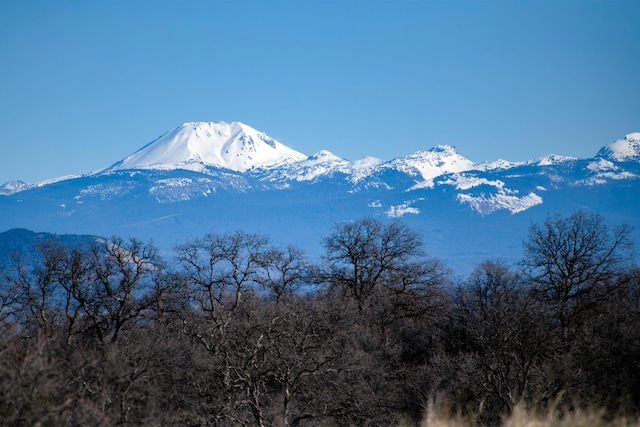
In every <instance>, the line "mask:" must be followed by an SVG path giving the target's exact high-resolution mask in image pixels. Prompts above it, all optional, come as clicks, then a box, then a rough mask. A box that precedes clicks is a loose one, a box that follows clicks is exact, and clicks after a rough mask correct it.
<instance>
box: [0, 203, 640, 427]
mask: <svg viewBox="0 0 640 427" xmlns="http://www.w3.org/2000/svg"><path fill="white" fill-rule="evenodd" d="M424 243H425V242H423V241H422V238H421V236H420V235H419V234H417V233H416V232H414V231H413V230H411V229H410V228H408V227H407V226H406V225H404V224H403V223H402V222H398V221H396V222H383V221H380V220H377V219H372V218H364V219H361V220H358V221H355V222H349V223H340V224H337V225H335V226H334V228H333V229H332V230H331V231H330V232H329V233H328V235H327V236H326V237H325V239H324V248H325V255H324V256H323V257H322V259H320V260H317V261H312V260H310V259H309V258H307V257H306V256H305V254H304V252H303V251H301V250H300V249H297V248H295V247H276V246H274V245H272V244H271V243H270V242H269V239H268V238H267V237H266V236H261V235H254V234H247V233H244V232H235V233H211V234H207V235H205V236H202V237H201V238H198V239H194V240H190V241H186V242H183V243H182V244H180V245H179V246H177V247H176V248H175V252H174V254H173V255H172V256H171V259H162V258H161V257H160V255H159V252H158V250H157V249H156V248H155V247H154V246H153V245H152V244H149V243H144V242H140V241H137V240H124V239H121V238H118V237H113V238H111V239H110V240H109V241H98V242H93V243H82V244H76V245H69V244H63V243H61V242H59V241H55V240H51V241H45V242H41V243H40V244H39V245H38V260H37V263H35V265H32V264H30V263H27V262H25V260H24V259H22V258H21V257H20V255H19V254H15V256H13V259H12V260H11V262H9V263H7V265H5V266H3V270H2V275H1V276H0V423H2V425H11V426H23V425H24V426H26V425H29V426H32V425H40V426H63V425H64V426H67V425H69V426H73V425H76V426H83V425H95V426H116V425H150V426H213V425H216V426H235V425H246V426H270V425H275V426H334V425H335V426H365V425H366V426H389V425H430V424H429V422H428V419H427V418H428V417H427V415H429V414H430V415H429V416H431V415H433V411H437V412H438V413H442V414H451V415H452V416H455V417H459V418H463V419H465V420H468V421H469V425H496V424H500V422H501V421H502V420H504V417H507V416H509V414H512V413H513V412H514V411H520V410H526V411H532V412H538V411H539V412H540V413H544V412H545V411H548V410H550V409H553V411H555V412H557V413H561V414H571V413H575V412H576V411H585V410H597V411H600V412H599V413H600V414H601V415H602V418H603V419H613V418H615V417H623V416H627V417H633V418H635V417H637V416H638V414H640V272H639V271H640V270H638V268H637V266H636V265H635V264H634V258H633V256H634V255H633V254H634V252H633V248H632V245H631V241H630V230H629V228H628V227H626V226H624V225H621V226H612V225H609V224H607V223H606V222H605V220H604V218H602V217H601V216H599V215H597V214H592V213H586V212H576V213H574V214H573V215H570V216H566V217H563V216H549V217H548V218H547V219H546V220H545V221H544V222H542V223H539V224H532V225H531V227H530V229H529V234H528V235H527V236H523V248H524V251H523V258H522V260H521V262H520V263H519V264H518V265H506V264H505V263H503V262H501V261H499V260H478V264H477V267H476V268H475V270H474V271H473V272H472V273H471V274H470V275H469V277H467V278H463V279H459V278H457V277H456V276H455V274H454V273H453V272H451V271H449V270H448V269H447V268H446V266H444V265H442V263H440V262H439V261H438V260H437V259H433V258H430V257H429V256H428V255H427V252H426V250H427V249H428V242H426V243H427V245H425V244H424ZM425 246H426V247H425ZM434 408H435V409H434Z"/></svg>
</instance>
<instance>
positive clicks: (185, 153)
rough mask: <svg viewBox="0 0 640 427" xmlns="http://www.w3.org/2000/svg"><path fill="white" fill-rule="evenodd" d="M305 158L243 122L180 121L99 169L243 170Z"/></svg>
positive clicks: (107, 170) (106, 170)
mask: <svg viewBox="0 0 640 427" xmlns="http://www.w3.org/2000/svg"><path fill="white" fill-rule="evenodd" d="M304 159H306V156H305V155H304V154H302V153H299V152H297V151H295V150H293V149H291V148H289V147H287V146H285V145H283V144H281V143H279V142H278V141H276V140H275V139H273V138H271V137H269V136H267V135H266V134H264V133H263V132H258V131H257V130H255V129H253V128H252V127H250V126H247V125H245V124H244V123H239V122H232V123H225V122H220V123H208V122H190V123H184V124H183V125H182V126H178V127H177V128H175V129H172V130H170V131H169V132H167V133H166V134H164V135H162V136H161V137H159V138H158V139H156V140H155V141H153V142H151V143H149V144H147V145H146V146H144V147H142V148H141V149H140V150H138V151H136V152H135V153H133V154H132V155H130V156H129V157H127V158H125V159H123V160H121V161H119V162H117V163H115V164H114V165H112V166H111V167H109V168H107V169H105V170H103V171H102V172H109V171H116V170H124V169H160V170H173V169H187V170H194V171H203V170H205V169H206V168H207V167H221V168H226V169H230V170H233V171H238V172H244V171H246V170H247V169H251V168H256V167H266V166H277V165H282V164H285V163H291V162H295V161H299V160H304Z"/></svg>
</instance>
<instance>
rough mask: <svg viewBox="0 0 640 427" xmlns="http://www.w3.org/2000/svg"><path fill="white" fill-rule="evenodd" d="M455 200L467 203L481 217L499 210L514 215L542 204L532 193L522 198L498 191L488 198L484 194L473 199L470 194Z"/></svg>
mask: <svg viewBox="0 0 640 427" xmlns="http://www.w3.org/2000/svg"><path fill="white" fill-rule="evenodd" d="M457 199H458V201H459V202H460V203H467V204H468V205H469V206H471V208H472V209H474V210H476V211H477V212H478V213H480V214H481V215H488V214H490V213H493V212H495V211H497V210H499V209H507V210H508V211H510V212H511V213H512V214H515V213H518V212H522V211H525V210H527V209H529V208H531V207H533V206H536V205H539V204H541V203H542V197H540V196H538V195H537V194H536V193H533V192H531V193H529V194H527V195H526V196H524V197H517V196H511V195H509V194H508V193H507V192H505V191H500V192H498V194H492V195H490V196H489V197H487V196H485V195H484V194H482V195H481V196H479V197H474V196H472V195H470V194H458V196H457Z"/></svg>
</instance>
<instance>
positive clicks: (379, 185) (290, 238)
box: [0, 122, 640, 271]
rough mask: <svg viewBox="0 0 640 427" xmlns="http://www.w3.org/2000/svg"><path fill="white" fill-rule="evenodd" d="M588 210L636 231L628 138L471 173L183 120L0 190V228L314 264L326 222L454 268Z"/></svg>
mask: <svg viewBox="0 0 640 427" xmlns="http://www.w3.org/2000/svg"><path fill="white" fill-rule="evenodd" d="M578 209H587V210H591V211H596V212H598V213H601V214H603V215H604V216H605V217H606V218H607V219H608V220H610V221H611V222H612V223H621V222H628V223H630V224H631V225H633V226H635V227H636V237H637V241H638V243H639V244H640V214H638V212H640V133H632V134H629V135H627V136H626V137H625V138H624V139H622V140H618V141H615V142H613V143H611V144H609V145H607V146H605V147H603V148H602V149H601V150H600V151H599V152H598V153H597V154H596V156H594V157H593V158H590V159H579V158H575V157H568V156H563V155H549V156H545V157H542V158H538V159H533V160H530V161H526V162H519V163H513V162H508V161H505V160H497V161H494V162H485V163H475V162H473V161H472V160H469V159H467V158H465V157H464V156H462V155H461V154H460V153H458V152H457V151H456V149H455V148H454V147H451V146H443V145H438V146H435V147H434V148H431V149H428V150H424V151H418V152H416V153H413V154H410V155H408V156H405V157H397V158H395V159H392V160H389V161H382V160H380V159H375V158H371V157H365V158H362V159H360V160H356V161H349V160H346V159H342V158H340V157H338V156H336V155H334V154H332V153H330V152H328V151H324V150H323V151H319V152H318V153H316V154H314V155H311V156H307V155H304V154H302V153H299V152H297V151H295V150H293V149H291V148H289V147H286V146H285V145H283V144H281V143H279V142H278V141H276V140H274V139H273V138H270V137H269V136H267V135H266V134H264V133H263V132H259V131H257V130H255V129H253V128H251V127H250V126H247V125H245V124H242V123H238V122H234V123H224V122H221V123H185V124H184V125H182V126H179V127H177V128H175V129H173V130H171V131H169V132H167V133H166V134H165V135H163V136H161V137H160V138H158V139H156V140H155V141H153V142H151V143H149V144H147V145H146V146H144V147H142V148H141V149H140V150H138V151H136V152H135V153H133V154H132V155H130V156H128V157H126V158H125V159H123V160H121V161H118V162H116V163H114V164H113V165H112V166H110V167H108V168H105V169H104V170H102V171H99V172H94V173H89V174H87V175H83V176H79V177H78V176H76V177H64V178H59V179H52V180H48V181H44V182H39V183H32V184H27V183H23V182H18V181H14V182H9V183H6V184H5V185H3V186H0V231H2V230H7V229H11V228H17V227H20V228H28V229H31V230H36V231H50V232H55V233H75V234H92V235H102V236H109V235H112V234H117V235H120V236H123V237H127V236H129V237H136V238H141V239H153V240H154V241H155V242H156V243H157V244H158V245H159V246H161V247H162V248H163V249H165V250H170V248H171V246H172V245H173V244H175V243H176V242H179V241H183V240H185V239H187V238H189V237H195V236H200V235H203V234H204V233H206V232H209V231H212V230H215V231H232V230H238V229H242V230H245V231H247V232H256V233H261V234H267V235H269V236H271V237H272V238H273V239H274V240H275V241H276V242H278V243H282V244H294V245H297V246H300V247H302V248H303V249H306V250H307V251H308V252H309V253H310V254H314V255H317V254H319V253H320V252H321V251H322V244H321V241H322V237H324V236H326V234H327V233H328V232H329V231H330V229H331V226H332V225H333V224H335V223H337V222H341V221H347V220H352V219H356V218H359V217H362V216H375V217H381V218H390V219H395V218H401V219H402V221H405V222H407V223H408V225H410V226H411V227H413V228H415V229H416V230H418V231H420V232H421V233H422V234H423V235H424V237H425V241H426V244H427V247H428V248H429V249H430V252H431V253H432V254H433V255H436V256H438V257H440V258H442V259H443V260H444V261H445V262H448V263H449V264H450V265H451V266H453V267H455V268H457V269H458V270H459V271H465V269H466V270H467V271H468V270H469V269H470V268H471V267H472V266H473V265H474V264H477V263H479V262H482V261H484V260H485V259H486V258H491V257H494V258H495V257H500V258H503V259H506V260H510V259H515V258H517V257H518V254H519V253H520V250H521V241H522V239H523V238H525V237H526V232H527V228H528V226H529V225H530V224H531V222H532V221H541V220H543V219H544V217H545V216H546V215H548V214H554V213H571V212H573V211H575V210H578Z"/></svg>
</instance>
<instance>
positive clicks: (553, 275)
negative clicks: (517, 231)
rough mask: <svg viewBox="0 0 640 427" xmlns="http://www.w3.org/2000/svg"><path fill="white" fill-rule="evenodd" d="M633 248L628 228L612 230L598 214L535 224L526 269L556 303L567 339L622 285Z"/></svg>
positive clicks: (525, 261)
mask: <svg viewBox="0 0 640 427" xmlns="http://www.w3.org/2000/svg"><path fill="white" fill-rule="evenodd" d="M631 247H632V242H631V239H630V228H629V226H627V225H621V226H618V227H613V228H611V227H609V226H607V225H606V224H605V222H604V219H603V217H602V216H600V215H598V214H594V213H586V212H576V213H574V214H572V215H570V216H569V217H566V218H564V217H561V216H553V217H549V218H547V219H546V220H545V221H544V222H543V223H542V224H533V225H531V227H530V229H529V235H528V238H527V240H526V241H525V242H524V250H525V256H524V260H523V262H522V265H523V270H524V273H525V275H526V276H527V277H528V279H529V280H531V282H532V283H533V284H534V286H535V287H536V289H537V290H538V291H539V292H540V293H541V294H542V295H543V296H545V297H546V298H548V299H550V300H552V301H554V302H555V305H556V310H557V318H558V320H559V322H560V327H561V328H562V331H563V333H564V335H565V337H566V335H567V334H568V333H569V330H570V328H571V327H572V326H571V325H572V324H573V323H575V321H577V319H578V318H579V317H580V316H581V315H582V314H583V312H585V311H586V310H588V309H590V308H591V307H593V304H594V303H597V302H598V299H599V298H602V297H606V296H607V293H608V292H609V291H610V290H611V289H614V288H615V287H617V286H619V284H620V279H621V278H622V276H621V275H620V272H622V271H623V270H624V269H625V266H626V265H627V264H628V262H629V260H630V256H631V251H630V249H631Z"/></svg>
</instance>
